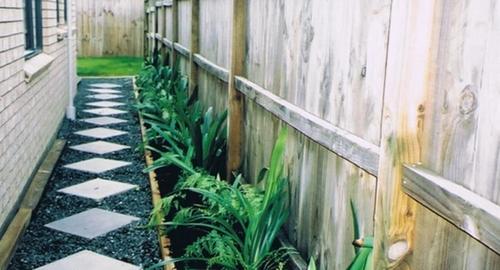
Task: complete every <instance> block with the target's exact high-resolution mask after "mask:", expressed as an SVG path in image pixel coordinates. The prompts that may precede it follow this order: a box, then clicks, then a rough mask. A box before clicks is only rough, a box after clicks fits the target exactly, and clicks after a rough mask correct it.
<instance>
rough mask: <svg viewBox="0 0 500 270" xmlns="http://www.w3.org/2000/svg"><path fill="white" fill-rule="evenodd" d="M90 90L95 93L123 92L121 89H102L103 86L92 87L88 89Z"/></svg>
mask: <svg viewBox="0 0 500 270" xmlns="http://www.w3.org/2000/svg"><path fill="white" fill-rule="evenodd" d="M87 91H89V92H93V93H98V94H119V93H121V91H120V90H115V89H104V88H103V89H101V88H92V89H87Z"/></svg>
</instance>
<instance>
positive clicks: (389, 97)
mask: <svg viewBox="0 0 500 270" xmlns="http://www.w3.org/2000/svg"><path fill="white" fill-rule="evenodd" d="M392 5H393V6H392V19H391V26H390V33H391V36H390V37H389V51H388V58H387V59H388V60H387V70H386V82H385V89H384V104H383V107H384V109H383V114H382V135H381V152H380V163H379V174H378V180H377V192H376V194H377V195H376V196H377V197H376V208H375V243H374V267H375V269H388V268H389V269H393V268H397V267H399V266H405V265H411V262H410V260H411V258H409V257H410V256H409V255H410V254H411V250H412V247H413V242H414V240H413V239H414V230H415V211H416V203H415V201H414V200H412V199H411V198H410V197H409V196H407V195H406V194H404V193H403V191H402V187H401V181H402V173H403V167H402V165H403V163H415V162H418V161H420V159H421V152H422V145H421V141H422V127H423V125H424V124H423V120H424V116H425V114H424V109H425V102H426V97H427V95H428V93H429V92H431V91H432V90H431V88H432V85H431V82H430V80H429V79H430V77H429V70H430V69H429V65H430V63H433V62H434V53H435V50H432V48H433V45H435V44H434V43H435V41H434V35H435V34H436V33H439V26H438V25H436V24H435V20H434V14H436V10H437V9H438V4H436V3H435V1H432V0H425V1H419V2H418V4H409V3H408V2H407V1H401V0H396V1H393V4H392ZM416 22H418V23H416ZM416 269H418V268H416Z"/></svg>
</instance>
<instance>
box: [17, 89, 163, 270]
mask: <svg viewBox="0 0 500 270" xmlns="http://www.w3.org/2000/svg"><path fill="white" fill-rule="evenodd" d="M97 82H106V83H117V84H121V85H123V88H122V91H123V94H122V95H125V96H126V97H124V98H119V99H115V100H113V101H121V102H126V103H127V106H122V107H117V108H118V109H123V110H128V111H129V113H128V114H123V115H118V116H116V117H118V118H122V119H125V120H128V122H127V123H123V124H115V125H111V126H109V128H113V129H119V130H123V131H127V132H128V134H126V135H122V136H117V137H113V138H109V139H106V141H110V142H115V143H119V144H124V145H128V146H130V147H131V149H125V150H122V151H118V152H114V153H110V154H105V155H102V156H101V157H103V158H111V159H117V160H123V161H129V162H132V163H133V164H132V165H131V166H126V167H122V168H119V169H116V170H112V171H109V172H106V173H103V174H100V175H93V174H90V173H84V172H78V171H75V170H70V169H65V168H63V167H62V166H63V165H66V164H69V163H73V162H77V161H81V160H85V159H88V158H92V157H96V156H97V155H95V154H90V153H89V154H87V153H83V152H77V151H75V150H71V149H69V148H68V146H71V145H77V144H81V143H86V142H92V141H95V140H94V139H92V138H87V137H83V136H78V135H74V134H73V132H75V131H79V130H83V129H88V128H95V127H96V126H95V125H92V124H87V123H84V122H81V121H75V122H71V121H68V120H65V121H64V123H63V126H62V128H61V130H60V132H59V134H58V138H60V139H65V140H67V145H66V147H65V149H64V151H63V153H62V155H61V158H60V160H59V161H58V164H57V166H56V169H55V170H54V173H53V175H52V176H51V178H50V180H49V182H48V184H47V186H46V190H45V194H44V195H43V197H42V199H41V201H40V204H39V206H38V208H37V209H36V211H35V212H34V215H33V218H32V220H31V223H30V225H29V227H28V229H27V230H26V233H25V234H24V236H23V238H22V239H21V241H20V245H19V247H18V249H17V252H16V253H15V255H14V257H13V259H12V262H11V264H10V266H9V269H11V270H22V269H33V268H36V267H39V266H42V265H45V264H47V263H50V262H53V261H56V260H58V259H61V258H63V257H66V256H68V255H71V254H73V253H76V252H78V251H81V250H84V249H87V250H91V251H94V252H97V253H99V254H102V255H106V256H110V257H112V258H115V259H118V260H121V261H125V262H129V263H132V264H135V265H143V266H148V265H151V264H153V263H156V262H158V261H159V257H160V256H159V248H158V238H157V235H156V231H155V230H147V229H143V228H141V227H139V226H140V225H141V224H146V223H147V219H148V216H149V213H150V211H151V209H152V205H151V192H150V187H149V180H148V177H147V174H145V173H143V169H144V167H145V164H144V159H143V153H142V152H140V151H137V150H136V149H137V148H138V147H139V146H140V144H141V140H142V139H141V134H140V127H139V122H138V118H137V114H136V112H135V109H134V108H133V105H132V104H134V102H135V98H134V94H133V90H132V89H133V88H132V80H131V79H84V80H82V82H81V83H80V85H79V91H78V94H77V97H76V99H75V106H76V108H77V119H82V118H89V117H96V115H92V114H88V113H84V112H83V109H85V108H88V107H87V106H86V105H85V103H87V102H92V101H95V100H93V99H89V98H87V97H86V96H87V95H89V94H91V92H89V91H86V90H84V89H86V88H87V86H88V85H89V84H92V83H97ZM98 176H99V177H101V178H104V179H111V180H117V181H121V182H126V183H131V184H136V185H138V186H139V188H138V189H137V190H132V191H129V192H126V193H122V194H119V195H116V196H112V197H108V198H106V199H104V200H103V201H101V202H95V201H93V200H90V199H84V198H79V197H76V196H70V195H65V194H62V193H58V192H57V190H58V189H61V188H64V187H68V186H71V185H74V184H78V183H82V182H85V181H87V180H90V179H94V178H96V177H98ZM94 207H98V208H101V209H105V210H111V211H115V212H118V213H122V214H128V215H133V216H136V217H139V218H141V221H140V224H136V225H132V226H125V227H123V228H121V229H118V230H115V231H112V232H110V233H108V234H106V235H104V236H101V237H97V238H95V239H93V240H87V239H84V238H81V237H78V236H73V235H70V234H66V233H62V232H58V231H55V230H51V229H48V228H46V227H44V224H47V223H50V222H52V221H55V220H58V219H61V218H64V217H67V216H70V215H73V214H77V213H79V212H82V211H85V210H87V209H89V208H94Z"/></svg>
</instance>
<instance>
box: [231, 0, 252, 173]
mask: <svg viewBox="0 0 500 270" xmlns="http://www.w3.org/2000/svg"><path fill="white" fill-rule="evenodd" d="M231 2H232V3H231V29H232V33H231V50H230V54H231V62H230V66H229V84H228V88H227V89H228V90H227V103H228V135H227V137H228V138H227V173H226V179H228V180H231V178H232V177H233V173H234V172H238V171H239V170H240V169H241V165H242V161H243V155H244V152H243V143H244V131H243V97H242V95H241V93H240V92H239V91H238V90H237V89H236V76H240V75H243V71H244V60H245V40H246V25H245V24H246V20H247V10H246V4H247V0H232V1H231Z"/></svg>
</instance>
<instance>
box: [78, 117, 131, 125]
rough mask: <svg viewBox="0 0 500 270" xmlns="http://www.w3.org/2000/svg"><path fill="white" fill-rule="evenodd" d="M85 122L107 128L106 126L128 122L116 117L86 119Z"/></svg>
mask: <svg viewBox="0 0 500 270" xmlns="http://www.w3.org/2000/svg"><path fill="white" fill-rule="evenodd" d="M82 121H83V122H86V123H90V124H94V125H98V126H106V125H112V124H120V123H125V122H127V120H123V119H120V118H114V117H106V116H104V117H93V118H86V119H82Z"/></svg>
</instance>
